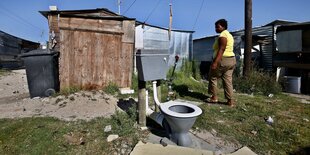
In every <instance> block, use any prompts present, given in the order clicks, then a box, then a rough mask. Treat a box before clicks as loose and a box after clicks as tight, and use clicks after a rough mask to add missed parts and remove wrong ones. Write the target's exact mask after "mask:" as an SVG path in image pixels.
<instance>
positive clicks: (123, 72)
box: [40, 9, 135, 90]
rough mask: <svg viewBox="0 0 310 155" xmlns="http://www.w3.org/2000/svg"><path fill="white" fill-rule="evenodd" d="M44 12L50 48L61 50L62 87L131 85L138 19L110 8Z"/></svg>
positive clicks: (42, 12)
mask: <svg viewBox="0 0 310 155" xmlns="http://www.w3.org/2000/svg"><path fill="white" fill-rule="evenodd" d="M40 13H41V14H42V15H43V16H45V17H46V18H47V19H48V24H49V29H50V38H49V42H50V44H49V48H53V49H54V50H55V51H59V52H60V57H59V81H60V89H65V88H70V87H78V88H81V89H88V90H91V89H101V88H103V87H105V86H107V85H108V84H109V83H114V84H117V86H119V87H130V86H131V78H132V69H133V51H134V38H135V19H131V18H127V17H124V16H119V15H117V14H115V13H114V12H111V11H109V10H107V9H92V10H67V11H58V10H56V11H41V12H40Z"/></svg>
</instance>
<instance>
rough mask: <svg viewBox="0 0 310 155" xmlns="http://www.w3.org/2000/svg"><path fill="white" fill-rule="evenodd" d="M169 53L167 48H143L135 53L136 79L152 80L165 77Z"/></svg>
mask: <svg viewBox="0 0 310 155" xmlns="http://www.w3.org/2000/svg"><path fill="white" fill-rule="evenodd" d="M168 60H169V54H168V49H167V50H152V49H143V50H138V51H137V53H136V62H137V70H138V79H139V80H141V81H154V80H161V79H166V76H167V71H168V69H169V66H168Z"/></svg>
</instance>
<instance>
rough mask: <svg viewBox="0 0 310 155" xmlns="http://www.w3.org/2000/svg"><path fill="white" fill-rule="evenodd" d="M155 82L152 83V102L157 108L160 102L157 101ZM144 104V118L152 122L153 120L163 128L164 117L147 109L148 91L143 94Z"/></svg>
mask: <svg viewBox="0 0 310 155" xmlns="http://www.w3.org/2000/svg"><path fill="white" fill-rule="evenodd" d="M156 83H157V82H156V81H153V93H154V101H155V104H156V105H157V106H158V107H159V105H160V102H159V101H158V98H157V90H156ZM145 96H146V97H145V98H146V99H145V104H146V106H145V107H146V116H147V117H149V118H151V119H152V120H154V121H155V122H156V123H157V124H159V125H160V126H162V127H164V125H163V120H164V115H163V114H162V113H160V112H154V110H152V109H151V108H150V107H149V103H148V102H149V99H148V96H149V93H148V91H146V92H145Z"/></svg>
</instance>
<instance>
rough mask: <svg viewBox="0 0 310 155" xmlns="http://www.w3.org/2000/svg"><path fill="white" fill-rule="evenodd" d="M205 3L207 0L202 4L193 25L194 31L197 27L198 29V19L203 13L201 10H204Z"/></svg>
mask: <svg viewBox="0 0 310 155" xmlns="http://www.w3.org/2000/svg"><path fill="white" fill-rule="evenodd" d="M204 3H205V0H202V3H201V5H200V8H199V11H198V14H197V16H196V19H195V23H194V25H193V29H192V30H194V29H195V27H196V24H197V21H198V18H199V16H200V13H201V10H202V7H203V5H204Z"/></svg>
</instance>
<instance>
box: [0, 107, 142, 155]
mask: <svg viewBox="0 0 310 155" xmlns="http://www.w3.org/2000/svg"><path fill="white" fill-rule="evenodd" d="M129 113H132V112H129ZM134 117H136V116H135V115H134V114H127V113H124V112H117V113H116V114H114V115H112V117H111V118H97V119H94V120H91V121H75V122H65V121H61V120H58V119H55V118H50V117H36V118H21V119H0V124H1V126H0V154H113V152H117V151H118V149H120V148H121V147H122V146H121V145H122V144H126V145H128V147H131V148H133V147H134V146H135V144H136V143H137V142H138V140H139V139H142V138H143V133H141V131H140V130H139V129H138V128H137V127H135V125H134V124H135V118H134ZM107 125H112V130H111V132H108V133H105V132H104V128H105V126H107ZM110 134H118V135H119V136H120V138H118V139H117V140H115V141H113V142H110V143H108V142H107V141H106V139H107V137H108V135H110ZM64 135H77V136H78V138H80V137H83V139H84V142H85V143H84V144H83V145H73V144H69V143H68V142H67V141H66V139H65V138H64Z"/></svg>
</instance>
